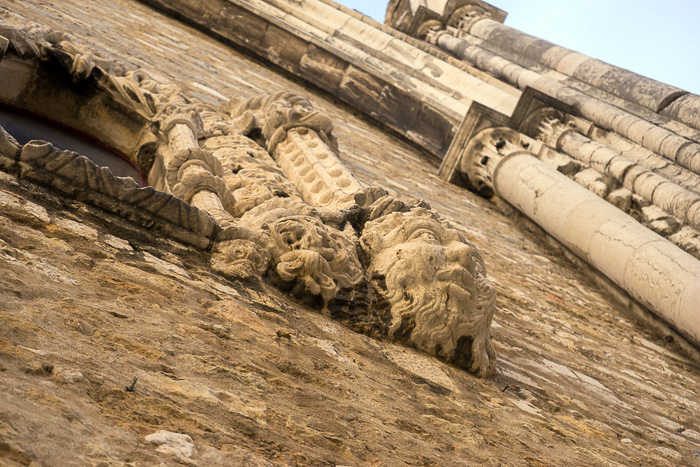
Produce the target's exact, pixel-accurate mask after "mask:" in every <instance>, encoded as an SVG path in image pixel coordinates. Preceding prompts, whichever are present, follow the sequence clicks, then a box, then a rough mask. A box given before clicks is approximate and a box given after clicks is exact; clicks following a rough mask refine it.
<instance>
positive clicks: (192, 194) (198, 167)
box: [163, 108, 235, 228]
mask: <svg viewBox="0 0 700 467" xmlns="http://www.w3.org/2000/svg"><path fill="white" fill-rule="evenodd" d="M171 112H172V115H171V116H170V117H169V118H168V119H167V120H166V122H165V125H164V128H163V133H164V134H165V136H166V138H167V141H168V148H169V149H170V151H169V152H167V151H166V154H167V155H164V159H165V160H164V161H163V163H164V166H165V167H166V168H167V169H166V170H167V171H166V179H167V181H168V185H169V186H170V190H171V191H172V193H173V194H174V195H175V196H177V197H179V198H182V199H184V200H185V201H186V202H188V203H190V204H191V205H193V206H195V207H197V208H199V209H202V210H205V211H207V212H208V213H209V214H211V215H212V217H213V218H214V220H215V221H216V222H217V224H219V226H221V227H222V228H226V227H230V226H233V225H234V224H235V221H234V219H233V217H232V216H231V214H229V212H228V211H229V210H232V209H233V205H234V204H235V201H234V199H233V195H231V192H230V191H229V190H228V188H226V184H225V183H224V181H223V179H222V178H221V177H222V176H223V168H222V167H221V163H220V162H219V161H218V160H217V159H216V158H215V157H214V156H213V155H212V154H211V153H210V152H209V151H205V150H203V149H200V148H199V143H198V142H197V134H198V132H199V131H200V129H201V119H200V118H199V114H198V113H197V111H196V109H184V110H183V109H181V108H174V109H173V110H172V111H171Z"/></svg>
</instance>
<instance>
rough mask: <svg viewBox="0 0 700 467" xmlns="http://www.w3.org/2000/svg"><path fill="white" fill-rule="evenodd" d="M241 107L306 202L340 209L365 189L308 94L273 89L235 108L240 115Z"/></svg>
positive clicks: (326, 120)
mask: <svg viewBox="0 0 700 467" xmlns="http://www.w3.org/2000/svg"><path fill="white" fill-rule="evenodd" d="M246 113H247V114H249V115H250V117H249V119H250V120H251V121H254V122H255V123H254V125H256V126H258V127H259V128H260V129H261V131H262V134H263V137H264V138H265V141H266V145H267V150H268V151H269V153H270V154H271V155H272V156H273V158H274V159H275V161H276V162H277V164H278V165H279V166H280V168H281V169H282V170H283V171H284V172H285V173H286V174H287V176H288V177H289V179H290V180H291V181H292V183H293V184H294V186H295V187H296V189H297V190H298V191H299V193H300V194H301V197H302V199H303V200H304V201H305V202H306V203H308V204H310V205H312V206H314V207H321V208H330V209H343V208H348V207H351V206H353V205H355V197H356V196H361V194H362V193H364V192H365V190H363V188H362V186H361V185H360V184H359V183H358V182H357V180H356V179H355V177H353V175H352V174H351V173H350V172H349V171H348V170H347V168H346V167H345V166H344V165H343V163H342V162H341V161H340V159H339V158H338V149H337V142H336V140H335V137H334V136H333V123H332V122H331V120H330V119H329V118H328V117H327V116H326V115H324V114H322V113H321V112H318V111H316V110H314V109H313V107H312V105H311V103H310V102H309V101H308V100H307V99H305V98H303V97H299V96H296V95H294V94H291V93H285V92H282V93H277V94H273V95H270V96H264V97H263V98H256V99H252V100H250V101H248V102H246V103H244V104H243V105H241V106H240V107H239V108H237V109H235V110H234V114H235V116H237V117H238V118H240V119H245V114H246ZM370 201H371V200H370Z"/></svg>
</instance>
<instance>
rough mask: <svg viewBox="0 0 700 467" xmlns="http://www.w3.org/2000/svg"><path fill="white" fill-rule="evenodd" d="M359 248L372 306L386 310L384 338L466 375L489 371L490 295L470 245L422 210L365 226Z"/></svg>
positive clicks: (396, 214)
mask: <svg viewBox="0 0 700 467" xmlns="http://www.w3.org/2000/svg"><path fill="white" fill-rule="evenodd" d="M361 247H362V249H363V253H364V254H365V256H366V258H368V260H367V262H368V263H369V264H368V273H369V275H370V277H371V281H372V286H373V289H374V293H375V295H376V296H377V297H376V298H375V303H377V304H380V303H382V302H383V303H385V304H386V306H389V307H390V311H391V313H390V314H391V323H390V324H389V327H388V335H389V337H390V338H391V339H394V340H398V341H402V342H405V343H408V344H410V345H413V346H415V347H417V348H419V349H422V350H424V351H426V352H428V353H430V354H432V355H435V356H437V357H440V358H442V359H444V360H446V361H448V362H450V363H454V364H455V365H457V366H459V367H462V368H465V369H467V370H468V371H470V372H472V373H476V374H479V375H490V374H492V373H493V371H494V368H495V352H494V350H493V347H492V344H491V341H490V337H489V326H490V325H491V319H492V318H493V314H494V311H495V296H494V292H493V288H492V287H491V284H490V283H489V282H488V280H487V279H486V270H485V266H484V262H483V260H482V259H481V255H480V254H479V252H478V251H477V250H476V248H474V247H473V246H472V245H470V244H469V243H467V241H466V240H465V239H464V237H463V236H462V235H461V234H460V233H459V232H457V231H456V230H454V229H452V228H450V227H449V226H446V225H444V224H443V223H441V222H440V221H439V220H438V219H436V216H435V213H434V212H432V211H429V210H427V209H424V208H415V209H413V210H411V211H409V212H394V213H391V214H388V215H384V216H382V217H380V218H379V219H377V220H374V221H371V222H368V223H367V224H366V225H365V230H364V233H363V235H362V238H361ZM377 298H379V299H377ZM381 298H383V299H385V300H381Z"/></svg>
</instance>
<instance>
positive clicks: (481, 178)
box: [462, 128, 700, 345]
mask: <svg viewBox="0 0 700 467" xmlns="http://www.w3.org/2000/svg"><path fill="white" fill-rule="evenodd" d="M464 154H465V156H464V158H463V160H462V169H463V170H465V171H466V172H467V174H468V176H469V179H470V180H471V181H472V183H473V184H475V185H478V184H479V183H482V184H485V185H486V186H489V187H490V188H491V189H492V190H493V191H494V192H495V193H496V194H497V195H498V196H500V197H501V198H503V199H505V200H506V201H508V202H509V203H511V204H512V205H513V206H515V207H516V208H517V209H519V210H520V212H522V213H524V214H525V215H526V216H528V217H529V218H530V219H532V220H533V221H535V222H536V223H537V224H539V225H540V226H541V227H542V228H543V229H545V230H546V231H547V232H549V233H550V234H551V235H552V236H554V237H555V238H556V239H557V240H559V241H560V242H561V243H562V244H563V245H565V246H566V247H567V248H569V249H570V250H572V251H573V252H574V253H575V254H576V255H578V256H579V257H581V258H583V259H584V260H586V261H587V262H588V263H589V264H591V265H592V266H593V267H595V268H596V269H598V270H599V271H601V272H602V273H603V274H605V275H606V276H607V277H608V278H609V279H610V280H612V281H613V282H614V283H616V284H617V285H618V286H620V287H622V288H623V289H624V290H626V291H627V292H628V293H629V294H630V295H631V296H632V297H634V298H635V299H636V300H638V301H639V302H641V303H642V304H644V305H645V306H646V307H648V308H649V309H650V310H652V311H653V312H654V313H656V314H657V315H658V316H660V317H661V318H663V319H664V320H665V321H667V322H668V323H670V324H671V325H672V326H674V327H675V328H676V329H678V331H679V332H680V333H681V334H683V335H684V336H686V337H687V338H688V339H690V340H691V341H692V342H694V343H695V344H696V345H697V344H700V306H698V304H699V303H700V261H698V260H696V259H695V258H693V257H692V256H690V255H689V254H687V253H685V252H684V251H682V250H680V249H679V248H678V247H676V246H675V245H673V244H672V243H671V242H669V241H667V240H666V239H664V238H663V237H660V236H659V235H657V234H655V233H653V232H651V231H650V230H649V229H647V228H646V227H644V226H642V225H641V224H639V223H638V222H637V221H635V220H634V219H632V218H631V217H630V216H628V215H626V214H624V213H623V212H622V211H620V210H619V209H617V208H615V207H614V206H612V205H611V204H609V203H607V202H606V201H604V200H603V199H601V198H599V197H598V196H596V195H594V194H593V193H591V192H590V191H588V190H586V189H585V188H583V187H581V186H579V185H578V184H576V183H575V182H573V181H572V180H570V179H569V178H567V177H566V176H564V175H562V174H561V173H559V172H557V171H556V170H555V169H553V168H551V167H550V166H548V165H546V164H545V163H543V162H541V161H540V160H538V159H537V158H536V157H535V156H534V155H532V154H530V153H528V152H527V150H525V149H524V148H523V145H522V144H521V143H520V135H519V134H518V133H517V132H516V131H514V130H511V129H508V128H496V129H487V130H483V131H482V132H480V133H478V134H477V135H476V136H475V137H474V138H472V140H471V141H470V142H469V144H468V145H467V147H466V148H465V151H464Z"/></svg>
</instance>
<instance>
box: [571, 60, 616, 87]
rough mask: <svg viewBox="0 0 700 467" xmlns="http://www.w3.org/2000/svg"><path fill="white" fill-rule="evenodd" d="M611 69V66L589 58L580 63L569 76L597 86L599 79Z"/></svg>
mask: <svg viewBox="0 0 700 467" xmlns="http://www.w3.org/2000/svg"><path fill="white" fill-rule="evenodd" d="M613 68H614V67H613V66H612V65H608V64H607V63H604V62H601V61H600V60H596V59H594V58H589V59H588V60H585V61H583V62H581V63H580V64H579V65H578V66H577V67H576V69H575V70H574V72H573V73H572V74H571V76H572V77H574V78H576V79H578V80H581V81H583V82H584V83H588V84H590V85H591V86H597V85H598V82H599V81H600V78H601V77H602V76H603V75H604V74H605V73H607V72H609V71H610V70H611V69H613Z"/></svg>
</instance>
